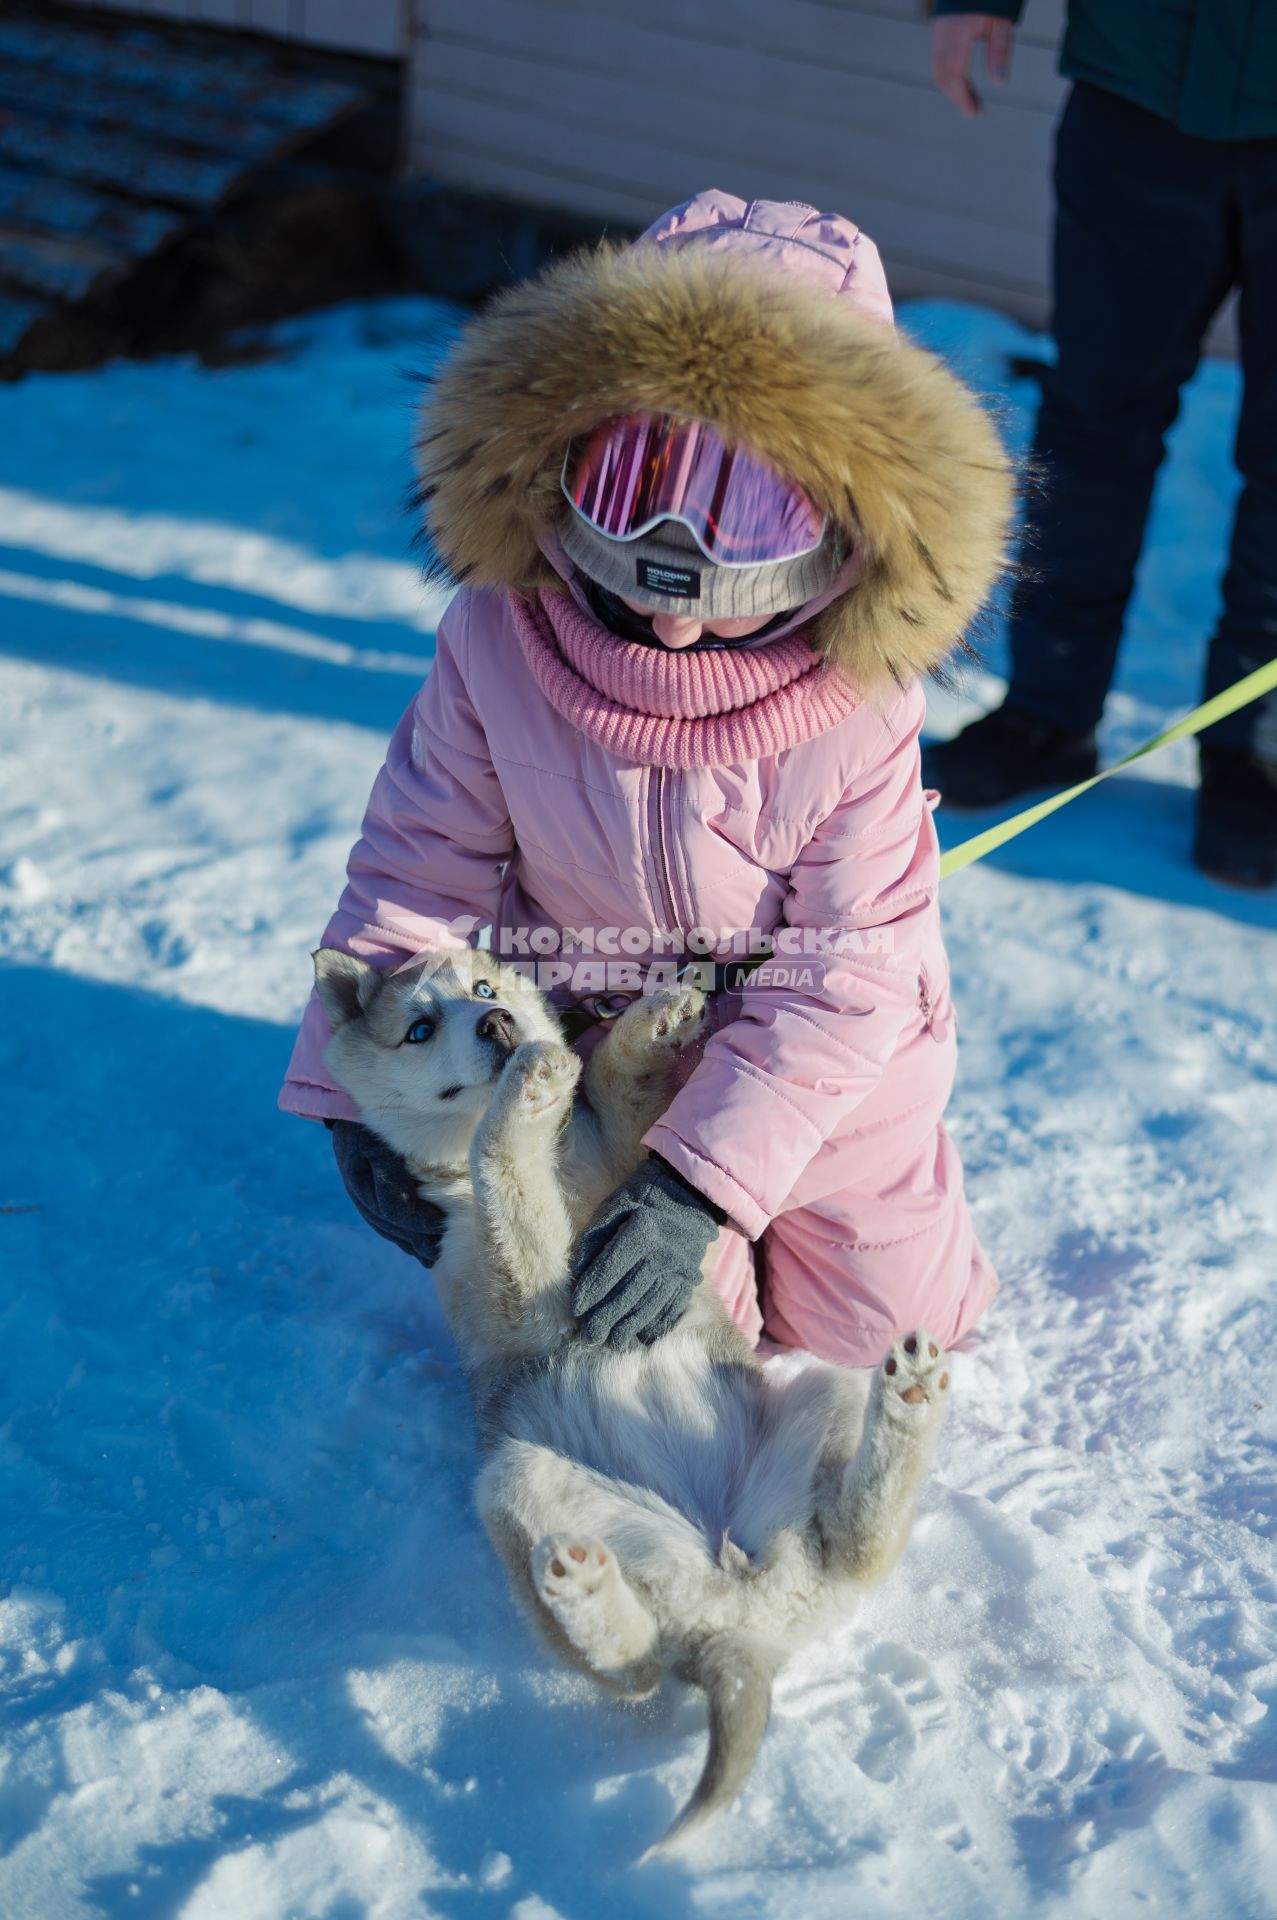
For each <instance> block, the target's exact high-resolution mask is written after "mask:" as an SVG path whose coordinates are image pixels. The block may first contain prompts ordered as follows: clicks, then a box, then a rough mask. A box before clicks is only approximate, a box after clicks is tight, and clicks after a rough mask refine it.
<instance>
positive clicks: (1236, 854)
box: [1193, 742, 1277, 887]
mask: <svg viewBox="0 0 1277 1920" xmlns="http://www.w3.org/2000/svg"><path fill="white" fill-rule="evenodd" d="M1198 764H1199V766H1200V768H1201V783H1200V786H1199V788H1198V794H1197V832H1196V834H1195V836H1194V839H1193V861H1194V864H1195V865H1196V866H1198V867H1200V868H1201V870H1202V872H1203V873H1208V874H1209V875H1210V876H1211V879H1212V880H1223V881H1225V882H1226V883H1227V884H1228V885H1229V886H1233V887H1271V886H1272V885H1274V883H1277V760H1265V759H1264V758H1262V756H1261V755H1259V754H1257V753H1250V752H1248V751H1247V749H1246V748H1245V747H1215V746H1208V745H1206V743H1205V742H1203V743H1202V744H1201V745H1200V746H1199V748H1198Z"/></svg>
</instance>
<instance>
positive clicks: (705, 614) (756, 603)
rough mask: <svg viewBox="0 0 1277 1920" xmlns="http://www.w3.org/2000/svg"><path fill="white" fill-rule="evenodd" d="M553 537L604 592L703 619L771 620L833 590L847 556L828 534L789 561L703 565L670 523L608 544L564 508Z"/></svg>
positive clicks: (681, 531)
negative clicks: (748, 565) (742, 564)
mask: <svg viewBox="0 0 1277 1920" xmlns="http://www.w3.org/2000/svg"><path fill="white" fill-rule="evenodd" d="M557 531H558V535H559V540H560V542H561V543H562V546H563V550H564V552H565V553H566V554H567V556H568V558H569V559H570V560H571V561H572V562H573V563H574V564H575V565H576V566H578V567H579V568H580V569H581V572H582V573H584V574H586V575H588V577H589V578H590V579H591V580H596V581H597V582H598V584H599V585H600V586H601V587H606V588H607V589H608V590H609V592H611V593H615V594H617V595H619V596H620V598H621V599H623V600H635V601H639V602H640V603H641V604H642V605H643V606H644V607H646V608H650V609H651V610H652V611H653V612H655V613H682V614H686V615H688V616H689V617H690V618H692V619H698V618H699V619H702V620H756V619H758V618H759V617H760V616H765V617H767V618H769V619H770V618H771V616H772V615H774V614H777V613H787V612H788V611H789V609H790V608H791V607H801V606H804V605H805V604H806V603H807V601H809V600H814V599H815V598H816V597H817V595H818V594H822V593H824V592H825V591H826V590H827V589H828V588H829V587H831V586H832V585H833V582H834V579H835V577H836V575H837V573H838V570H839V568H840V567H841V566H842V564H843V562H844V560H845V559H846V557H847V556H846V553H845V552H844V551H843V547H842V542H841V541H840V540H839V538H838V536H837V535H836V534H834V533H832V532H831V533H827V534H826V536H825V538H824V540H823V541H822V543H821V544H820V546H818V547H816V548H815V549H814V550H813V551H812V552H811V553H804V554H800V555H799V557H798V559H796V560H769V561H766V562H764V563H763V564H762V565H761V566H756V567H723V566H719V565H718V564H717V562H715V561H713V560H707V559H706V558H705V555H704V554H703V553H702V552H701V550H700V548H699V547H698V546H697V544H696V542H695V540H694V539H693V538H692V536H691V534H690V533H689V532H688V530H687V528H686V527H684V526H683V525H682V524H681V523H680V522H679V521H677V520H663V521H662V522H661V524H660V526H659V528H657V529H656V530H655V531H654V532H652V533H644V534H640V535H639V537H638V539H637V540H613V539H611V538H610V537H609V536H608V535H607V534H606V533H599V532H598V530H597V529H596V528H594V527H592V526H590V524H589V523H588V521H586V520H583V519H582V518H581V515H580V514H579V513H574V512H572V511H571V509H569V511H568V512H567V513H566V514H565V515H564V517H563V520H562V522H561V524H560V526H559V527H558V530H557Z"/></svg>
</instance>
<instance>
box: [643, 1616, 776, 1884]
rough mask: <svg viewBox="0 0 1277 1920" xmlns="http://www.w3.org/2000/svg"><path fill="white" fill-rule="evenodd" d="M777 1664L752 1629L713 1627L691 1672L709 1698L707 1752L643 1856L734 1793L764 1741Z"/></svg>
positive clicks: (672, 1841) (677, 1837) (676, 1841)
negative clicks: (680, 1803) (691, 1789)
mask: <svg viewBox="0 0 1277 1920" xmlns="http://www.w3.org/2000/svg"><path fill="white" fill-rule="evenodd" d="M779 1664H780V1662H779V1658H778V1657H777V1655H776V1654H775V1653H774V1652H773V1651H772V1649H771V1648H770V1647H769V1646H768V1645H767V1643H766V1642H765V1641H764V1640H762V1639H760V1638H759V1637H758V1636H757V1635H755V1634H751V1633H740V1632H727V1633H716V1634H713V1635H711V1637H710V1638H709V1639H708V1640H706V1642H705V1643H704V1645H703V1646H702V1647H701V1649H700V1651H699V1653H698V1654H697V1655H696V1659H695V1663H694V1665H693V1668H692V1671H691V1678H692V1679H693V1680H694V1681H695V1683H696V1684H697V1686H700V1687H703V1688H704V1689H705V1697H706V1699H707V1701H708V1703H709V1752H708V1753H707V1755H706V1756H705V1766H704V1770H703V1771H702V1773H701V1777H700V1779H699V1780H698V1782H697V1784H696V1791H695V1793H693V1795H692V1797H691V1799H690V1800H689V1801H688V1803H687V1805H686V1806H685V1807H684V1808H683V1811H682V1812H681V1813H680V1814H679V1816H678V1818H677V1820H676V1821H675V1822H674V1824H673V1826H672V1827H671V1828H670V1829H669V1832H668V1833H666V1834H664V1835H663V1836H662V1838H661V1839H660V1840H658V1841H657V1842H656V1845H655V1846H654V1847H650V1848H649V1849H648V1852H647V1854H645V1855H644V1858H645V1859H647V1858H650V1857H651V1856H652V1855H653V1854H656V1853H662V1852H664V1851H665V1850H666V1849H667V1848H671V1847H677V1846H678V1845H680V1844H681V1843H682V1842H683V1841H684V1840H686V1839H687V1837H688V1835H689V1834H691V1833H694V1832H695V1831H696V1829H697V1828H698V1827H703V1826H704V1825H705V1824H706V1822H707V1821H709V1820H712V1819H713V1818H714V1816H715V1815H716V1814H719V1813H721V1812H722V1811H723V1809H724V1808H725V1807H728V1806H730V1805H731V1803H732V1801H733V1800H734V1799H735V1798H736V1795H737V1794H738V1793H739V1792H740V1790H741V1788H742V1787H743V1786H744V1784H745V1782H746V1780H747V1779H748V1778H749V1774H750V1770H751V1768H752V1767H753V1764H754V1762H755V1760H756V1759H757V1758H758V1749H759V1747H761V1745H762V1744H763V1735H764V1734H765V1733H766V1731H767V1720H768V1716H769V1715H770V1713H771V1704H772V1679H773V1677H774V1675H775V1672H776V1669H777V1667H778V1665H779Z"/></svg>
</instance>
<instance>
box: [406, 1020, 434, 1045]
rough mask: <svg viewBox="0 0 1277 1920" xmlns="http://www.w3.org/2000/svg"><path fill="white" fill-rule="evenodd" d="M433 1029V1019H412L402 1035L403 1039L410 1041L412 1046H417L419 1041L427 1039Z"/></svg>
mask: <svg viewBox="0 0 1277 1920" xmlns="http://www.w3.org/2000/svg"><path fill="white" fill-rule="evenodd" d="M434 1030H435V1023H434V1021H433V1020H414V1021H413V1023H412V1025H411V1026H410V1027H409V1029H408V1031H407V1033H406V1034H405V1035H404V1039H405V1040H408V1041H411V1042H412V1044H413V1045H414V1046H417V1045H419V1044H420V1043H421V1041H423V1040H428V1039H429V1038H430V1036H431V1034H432V1033H433V1032H434Z"/></svg>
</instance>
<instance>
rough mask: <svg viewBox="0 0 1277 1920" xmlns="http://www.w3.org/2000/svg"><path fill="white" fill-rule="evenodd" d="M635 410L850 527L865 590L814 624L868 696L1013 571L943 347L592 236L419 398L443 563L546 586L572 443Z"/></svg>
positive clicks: (942, 647)
mask: <svg viewBox="0 0 1277 1920" xmlns="http://www.w3.org/2000/svg"><path fill="white" fill-rule="evenodd" d="M627 413H673V414H677V415H682V416H684V417H687V418H690V419H697V420H707V421H709V422H711V423H712V424H713V425H714V426H715V427H716V428H717V429H718V431H719V432H720V433H721V434H722V435H723V437H724V439H726V440H727V441H728V443H729V444H733V443H740V442H744V443H747V444H748V445H749V446H751V447H753V448H754V449H755V450H756V451H757V452H759V453H760V454H762V455H763V457H764V458H765V459H767V460H769V461H770V462H771V463H772V464H773V465H774V466H775V467H776V468H778V469H779V470H780V471H781V472H782V473H786V474H788V475H790V477H791V478H792V479H794V480H795V481H796V482H797V483H798V484H799V485H800V486H801V487H803V488H804V489H805V491H806V492H807V493H808V495H809V496H810V497H811V498H812V499H813V500H814V501H815V502H816V504H817V505H818V506H819V507H821V508H823V509H824V510H825V511H826V512H827V513H828V514H830V515H831V516H832V518H833V519H834V521H835V522H836V523H837V524H839V525H840V526H843V527H845V528H849V529H856V530H858V537H859V541H860V544H861V546H862V549H864V550H866V551H867V554H868V566H867V570H866V572H865V575H864V576H863V578H862V579H861V581H860V583H859V584H858V585H857V586H856V587H855V588H853V589H852V590H851V591H849V592H848V593H846V594H844V595H843V596H842V597H841V598H840V599H839V600H837V601H835V602H834V604H833V605H832V606H830V607H828V608H826V609H825V611H824V612H823V613H821V614H819V615H818V616H817V617H816V619H815V620H814V621H813V623H812V638H813V641H814V642H815V644H816V645H817V646H818V647H819V648H820V649H821V650H822V651H823V652H824V653H825V654H826V655H827V656H828V658H829V659H831V660H833V661H835V662H836V663H837V664H838V665H839V666H841V667H842V668H843V669H844V670H845V671H846V672H848V673H849V674H850V675H851V676H852V677H853V678H854V679H855V680H856V681H857V682H858V683H859V684H860V685H861V686H862V687H863V688H865V689H866V690H868V689H870V688H873V687H875V686H877V685H880V684H882V683H883V682H885V681H886V680H888V679H889V678H890V679H895V680H901V681H903V680H908V679H911V678H913V677H914V676H915V675H917V674H918V673H921V672H925V671H927V670H928V669H930V668H933V667H935V666H937V665H939V663H940V662H941V661H942V660H943V659H944V658H945V656H946V655H947V654H948V653H949V652H950V651H951V649H952V648H953V647H955V646H956V645H958V644H959V643H960V642H961V639H962V636H963V634H964V632H965V630H966V628H967V627H968V625H969V624H970V622H971V621H972V620H973V619H974V617H975V615H976V614H977V612H978V611H979V609H980V607H981V606H982V604H983V603H984V601H985V599H986V598H987V596H988V594H989V591H990V589H991V587H992V586H993V583H994V582H995V580H996V579H997V577H998V575H999V573H1000V571H1001V570H1002V568H1003V566H1004V564H1005V552H1006V543H1007V537H1008V533H1009V529H1010V524H1011V516H1012V505H1013V488H1012V481H1011V470H1010V464H1009V461H1008V458H1007V455H1006V452H1005V450H1004V449H1003V447H1002V444H1001V442H1000V440H999V438H998V435H997V432H996V430H995V429H994V427H993V424H992V422H991V421H990V419H989V418H988V416H987V414H986V413H985V412H984V410H983V408H982V407H981V406H980V404H979V402H978V401H977V400H976V398H975V397H974V395H973V394H972V393H971V392H970V391H969V390H968V389H967V388H966V387H965V386H964V385H963V384H962V382H961V381H959V380H958V379H956V378H955V377H954V375H953V374H951V373H950V372H949V371H948V370H947V369H946V368H945V367H944V366H943V365H942V364H941V362H940V361H939V360H937V359H936V358H935V357H934V355H932V354H930V353H927V352H925V351H924V350H923V349H922V348H921V347H917V346H914V345H912V344H911V343H910V342H908V341H906V340H905V339H903V338H902V337H901V336H900V335H899V334H897V333H894V332H892V331H891V330H890V329H889V328H887V327H884V326H883V325H882V323H881V322H880V321H877V320H874V319H871V318H869V317H868V316H866V315H864V314H862V313H859V312H858V311H856V309H854V308H853V307H852V306H851V305H850V304H849V302H848V300H847V299H846V297H845V296H835V295H833V294H830V293H828V292H826V291H824V290H823V289H821V288H819V287H815V286H813V285H812V284H811V283H809V282H807V281H804V280H802V279H800V278H798V277H797V276H793V275H787V274H784V273H778V272H777V271H776V270H775V269H774V268H772V269H768V268H766V267H765V266H763V265H761V264H760V263H758V262H757V261H756V260H754V259H753V258H751V257H749V256H746V257H744V258H733V257H732V256H731V255H727V254H724V253H723V252H721V251H714V252H710V251H708V250H702V249H699V248H697V247H696V246H694V245H688V246H684V247H680V248H677V249H676V248H672V247H655V246H646V247H639V248H634V249H628V248H627V249H625V250H620V249H617V248H615V247H613V246H611V245H604V246H602V247H599V248H598V249H595V250H590V251H587V252H584V253H580V254H577V255H575V256H574V257H573V258H571V259H568V260H566V261H563V262H562V263H560V264H558V265H556V266H554V267H551V268H550V269H549V271H548V272H546V273H544V274H543V275H542V276H541V277H540V278H539V279H537V280H534V281H529V282H524V283H523V284H522V285H520V286H517V287H514V288H512V289H510V290H509V291H508V292H506V293H504V294H502V295H500V296H498V298H497V299H496V300H495V301H494V302H493V303H492V305H491V306H490V307H489V308H488V309H487V310H486V311H485V312H484V313H483V314H482V315H480V316H479V318H477V319H476V320H474V321H472V322H471V324H470V326H469V327H468V328H467V330H466V332H465V334H464V335H463V337H462V339H461V342H460V343H459V345H458V347H457V348H456V350H455V351H454V352H453V353H452V355H451V356H450V357H449V359H448V360H447V361H446V362H445V363H444V365H443V366H442V367H441V369H440V371H439V373H438V375H437V376H436V378H435V379H434V381H433V382H432V384H431V387H430V389H429V391H428V393H427V397H426V403H425V407H424V409H423V415H422V425H421V433H420V437H419V440H418V446H417V456H418V465H419V470H420V473H421V479H422V499H423V504H424V506H425V511H426V520H427V526H428V530H429V535H430V540H431V543H432V545H433V547H434V549H435V552H436V553H437V554H438V555H439V557H440V559H441V560H442V562H443V564H444V565H445V566H446V567H447V568H448V569H449V570H450V571H451V572H452V573H453V575H454V576H455V577H458V578H464V579H466V580H468V581H471V582H473V583H474V584H476V585H485V586H497V587H505V588H508V589H509V590H511V591H512V592H514V593H519V594H531V593H534V592H535V591H536V590H537V589H538V588H539V587H543V586H547V585H559V584H561V583H560V582H559V580H558V576H557V574H555V573H554V572H553V570H552V568H551V567H550V565H549V562H548V561H547V560H545V559H544V558H543V556H542V555H541V553H540V551H539V549H538V546H537V536H538V534H539V533H542V532H545V531H548V530H549V529H550V528H551V527H553V526H555V525H556V524H557V523H558V521H559V519H560V518H561V516H562V515H563V514H564V513H565V512H567V511H569V509H568V508H567V506H566V503H565V501H564V499H563V495H562V492H561V490H560V486H559V473H560V469H561V467H562V463H563V454H564V450H565V448H566V446H567V443H568V441H569V440H571V439H572V438H574V437H575V436H577V435H580V434H583V433H585V432H587V431H589V430H590V429H591V428H593V427H595V426H597V425H598V424H599V423H600V422H601V421H604V420H607V419H611V418H614V417H616V416H617V415H620V414H627Z"/></svg>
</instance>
